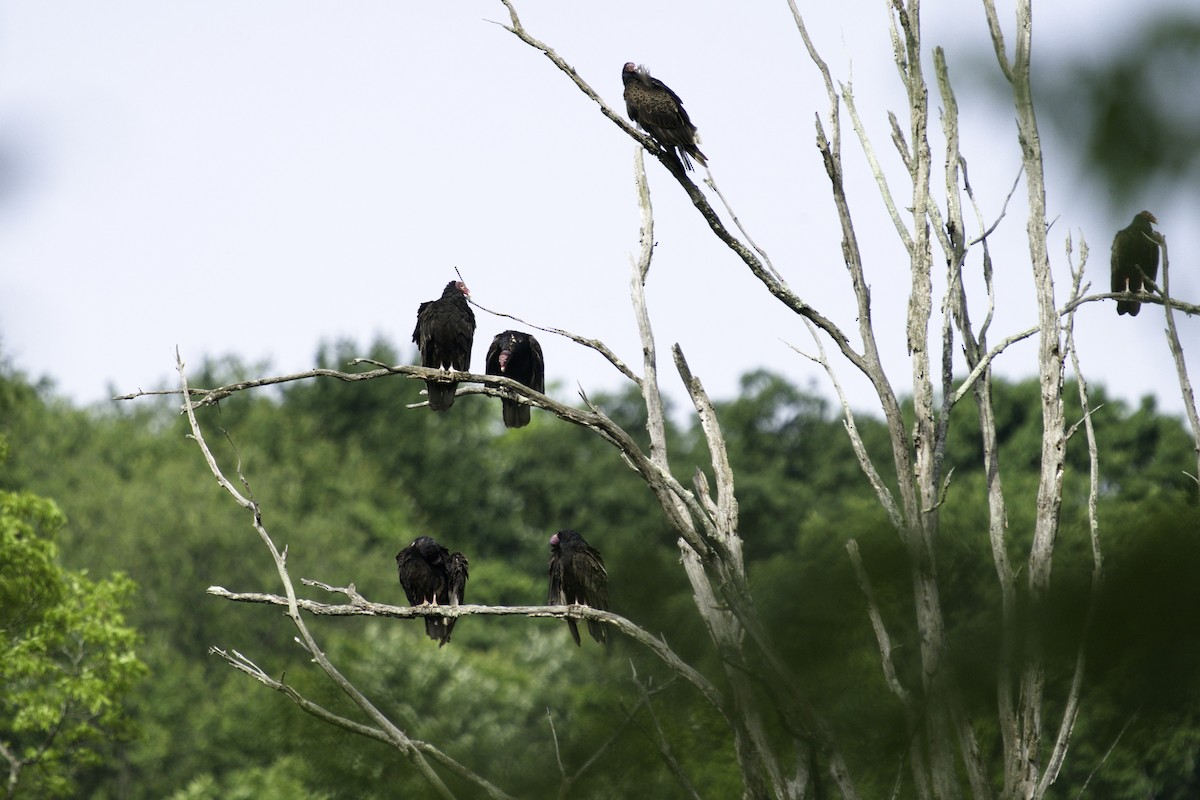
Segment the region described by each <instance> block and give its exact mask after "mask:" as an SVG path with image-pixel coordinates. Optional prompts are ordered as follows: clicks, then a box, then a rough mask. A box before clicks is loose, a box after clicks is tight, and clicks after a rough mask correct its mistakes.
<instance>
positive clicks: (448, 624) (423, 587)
mask: <svg viewBox="0 0 1200 800" xmlns="http://www.w3.org/2000/svg"><path fill="white" fill-rule="evenodd" d="M396 570H397V572H399V573H400V585H401V586H402V587H404V594H405V596H406V597H408V604H409V605H410V606H419V605H435V606H439V605H440V606H456V605H459V604H460V603H462V602H463V599H464V598H465V597H466V589H467V558H466V556H464V555H463V554H462V553H451V552H450V551H449V550H447V549H446V548H444V547H442V546H441V545H440V544H438V543H437V542H436V541H434V539H433V538H432V537H430V536H418V537H417V538H416V539H414V540H413V543H412V544H410V545H409V546H408V547H406V548H404V549H403V550H401V551H400V552H399V553H396ZM455 621H456V620H455V619H454V618H453V617H425V633H427V634H428V635H429V638H430V639H433V640H434V641H435V642H437V643H438V647H441V646H442V645H444V644H446V642H448V641H450V633H451V631H453V630H454V623H455Z"/></svg>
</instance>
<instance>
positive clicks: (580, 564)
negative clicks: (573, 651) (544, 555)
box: [546, 530, 608, 644]
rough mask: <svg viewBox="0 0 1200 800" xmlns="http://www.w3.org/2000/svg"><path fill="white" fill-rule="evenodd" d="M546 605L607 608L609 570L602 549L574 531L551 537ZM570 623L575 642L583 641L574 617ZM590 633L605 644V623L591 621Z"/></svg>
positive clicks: (589, 622) (563, 531)
mask: <svg viewBox="0 0 1200 800" xmlns="http://www.w3.org/2000/svg"><path fill="white" fill-rule="evenodd" d="M546 604H547V605H552V606H567V605H574V604H582V605H585V606H591V607H592V608H599V609H601V610H604V611H607V610H608V571H607V570H606V569H604V559H603V558H601V557H600V551H599V550H597V549H596V548H594V547H591V546H590V545H588V543H587V542H585V541H584V540H583V537H582V536H580V535H579V534H578V533H576V532H575V531H573V530H562V531H559V532H558V533H556V534H554V535H553V536H551V537H550V593H549V597H548V598H547V600H546ZM567 626H568V627H569V628H570V629H571V636H573V637H575V644H580V642H579V628H578V626H577V625H576V624H575V620H573V619H568V620H567ZM588 633H590V634H592V638H593V639H595V640H596V641H597V642H600V643H601V644H603V643H604V640H605V632H604V623H601V622H594V621H592V620H588Z"/></svg>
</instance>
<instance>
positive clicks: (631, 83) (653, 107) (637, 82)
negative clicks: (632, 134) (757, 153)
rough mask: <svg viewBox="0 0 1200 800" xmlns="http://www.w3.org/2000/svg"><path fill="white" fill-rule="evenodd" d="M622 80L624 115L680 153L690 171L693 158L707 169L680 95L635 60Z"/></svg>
mask: <svg viewBox="0 0 1200 800" xmlns="http://www.w3.org/2000/svg"><path fill="white" fill-rule="evenodd" d="M621 81H622V82H623V83H624V84H625V113H627V114H628V115H629V118H630V119H631V120H633V121H634V123H635V124H637V125H638V126H639V127H641V128H642V129H643V130H645V131H646V133H648V134H650V138H652V139H654V141H656V142H658V143H659V144H660V145H662V146H663V148H664V149H666V150H674V151H675V152H677V153H679V156H680V157H681V158H682V159H683V166H684V167H686V168H687V169H691V168H692V161H691V159H692V158H694V159H696V160H697V161H699V162H700V163H701V164H702V165H704V166H708V160H707V159H706V158H705V157H704V153H701V152H700V148H699V147H696V142H697V141H698V137H697V136H696V126H695V125H693V124H692V121H691V120H690V119H688V115H687V112H686V111H684V110H683V101H682V100H680V99H679V95H677V94H675V93H674V92H672V91H671V89H670V88H669V87H668V86H667V85H666V84H665V83H663V82H662V81H660V80H658V79H657V78H651V77H650V73H649V72H647V71H646V68H645V67H639V66H638V65H637V64H634V63H633V62H632V61H630V62H629V63H627V64H626V65H625V66H624V68H622V69H621ZM688 156H691V158H688Z"/></svg>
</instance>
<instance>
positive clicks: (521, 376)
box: [486, 331, 546, 428]
mask: <svg viewBox="0 0 1200 800" xmlns="http://www.w3.org/2000/svg"><path fill="white" fill-rule="evenodd" d="M486 369H487V374H488V375H503V376H504V377H506V378H512V379H513V380H514V381H516V382H517V383H523V384H525V385H526V386H528V387H529V388H530V389H533V390H534V391H535V392H543V393H544V392H545V391H546V365H545V362H543V361H542V346H541V345H540V344H538V340H537V339H535V338H533V337H532V336H530V335H529V334H528V333H522V332H521V331H505V332H504V333H498V334H496V338H495V339H492V346H491V347H489V348H488V352H487V367H486ZM500 402H501V404H502V406H503V410H504V427H506V428H523V427H525V426H526V425H528V424H529V406H527V405H525V404H523V403H520V402H518V401H516V400H508V399H504V400H501V401H500Z"/></svg>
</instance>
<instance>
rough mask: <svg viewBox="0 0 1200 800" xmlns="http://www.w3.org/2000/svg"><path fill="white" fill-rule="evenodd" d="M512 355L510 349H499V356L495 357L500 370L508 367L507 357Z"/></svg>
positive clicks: (502, 370)
mask: <svg viewBox="0 0 1200 800" xmlns="http://www.w3.org/2000/svg"><path fill="white" fill-rule="evenodd" d="M511 355H512V351H511V350H501V351H500V357H499V358H498V359H497V360H498V361H499V362H500V371H501V372H504V371H505V370H506V369H507V368H508V359H509V357H510V356H511Z"/></svg>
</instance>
